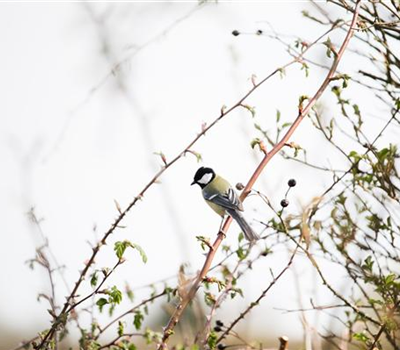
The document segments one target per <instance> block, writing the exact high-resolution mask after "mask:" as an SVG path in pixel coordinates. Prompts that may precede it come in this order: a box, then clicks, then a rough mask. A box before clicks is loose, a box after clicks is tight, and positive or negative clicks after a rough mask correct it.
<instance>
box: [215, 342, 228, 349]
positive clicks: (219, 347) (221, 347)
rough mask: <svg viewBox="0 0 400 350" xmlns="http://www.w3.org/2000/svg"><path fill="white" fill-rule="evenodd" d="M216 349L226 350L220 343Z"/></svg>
mask: <svg viewBox="0 0 400 350" xmlns="http://www.w3.org/2000/svg"><path fill="white" fill-rule="evenodd" d="M217 348H218V350H224V349H226V345H225V344H223V343H221V344H218V347H217Z"/></svg>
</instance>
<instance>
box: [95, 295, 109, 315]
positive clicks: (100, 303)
mask: <svg viewBox="0 0 400 350" xmlns="http://www.w3.org/2000/svg"><path fill="white" fill-rule="evenodd" d="M106 304H108V301H107V299H106V298H100V299H99V300H97V302H96V305H97V306H98V307H99V311H100V312H102V311H103V307H104V305H106Z"/></svg>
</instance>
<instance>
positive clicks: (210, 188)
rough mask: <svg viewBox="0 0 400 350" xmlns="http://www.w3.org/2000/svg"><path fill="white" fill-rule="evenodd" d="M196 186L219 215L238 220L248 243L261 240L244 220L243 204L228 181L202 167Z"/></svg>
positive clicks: (194, 181)
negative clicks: (227, 215)
mask: <svg viewBox="0 0 400 350" xmlns="http://www.w3.org/2000/svg"><path fill="white" fill-rule="evenodd" d="M195 184H197V185H199V186H200V187H201V189H202V193H203V197H204V199H205V201H206V202H207V204H208V205H209V206H210V207H211V208H212V209H213V210H214V211H215V212H216V213H217V214H218V215H220V216H222V218H224V216H225V215H226V214H229V215H230V216H231V217H232V218H233V219H235V220H236V222H237V223H238V225H239V226H240V228H241V229H242V231H243V233H244V236H245V237H246V239H247V240H248V241H250V242H254V241H256V240H258V239H260V237H259V236H258V234H257V233H255V232H254V231H253V229H252V228H251V227H250V225H249V224H248V223H247V222H246V220H245V219H244V217H243V215H242V213H241V212H242V211H243V204H242V202H241V201H240V199H239V197H238V195H237V194H236V192H235V190H234V189H233V188H232V186H231V185H230V184H229V182H228V181H226V180H225V179H224V178H222V177H221V176H219V175H217V174H216V173H215V171H214V170H213V169H211V168H205V167H201V168H199V169H198V170H197V172H196V174H195V175H194V180H193V182H192V185H195Z"/></svg>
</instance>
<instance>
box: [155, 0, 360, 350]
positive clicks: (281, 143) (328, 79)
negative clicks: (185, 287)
mask: <svg viewBox="0 0 400 350" xmlns="http://www.w3.org/2000/svg"><path fill="white" fill-rule="evenodd" d="M360 3H361V2H360V0H358V1H357V3H356V6H355V9H354V14H353V18H352V21H351V24H350V27H349V30H348V32H347V35H346V37H345V39H344V41H343V43H342V45H341V47H340V49H339V51H338V52H337V54H336V55H335V58H334V61H333V63H332V66H331V68H330V70H329V72H328V74H327V76H326V77H325V79H324V81H323V82H322V84H321V86H320V87H319V89H318V90H317V92H316V93H315V95H314V96H313V97H312V98H311V99H310V100H309V101H308V103H307V105H306V106H305V107H304V108H303V109H301V110H299V115H298V116H297V118H296V120H295V121H294V122H293V124H292V125H291V127H290V128H289V130H288V131H287V132H286V134H285V135H284V136H283V137H282V139H281V140H280V141H279V142H278V143H277V144H276V145H275V146H274V147H273V148H272V149H271V151H270V152H269V153H268V154H266V155H265V157H264V158H263V160H262V161H261V163H260V164H259V165H258V167H257V169H256V170H255V171H254V173H253V175H252V176H251V178H250V180H249V181H248V183H247V185H246V187H245V188H244V190H243V192H242V193H241V195H240V199H241V201H243V200H244V199H245V198H246V197H247V195H248V194H249V193H250V191H251V189H252V187H253V185H254V183H255V182H256V181H257V179H258V178H259V177H260V175H261V173H262V171H263V170H264V168H265V166H266V165H267V164H268V163H269V161H270V160H271V159H272V157H273V156H274V155H275V154H277V153H278V152H279V151H280V150H281V149H282V148H283V147H284V146H285V144H286V143H287V142H288V140H289V138H290V137H291V136H292V134H293V133H294V131H295V130H296V129H297V127H298V126H299V125H300V123H301V122H302V120H303V119H304V117H305V116H306V115H307V114H308V113H309V111H310V110H311V108H312V107H313V106H314V105H315V103H316V102H317V100H318V99H319V98H320V97H321V95H322V93H323V92H324V91H325V90H326V88H327V87H328V85H329V83H330V82H331V80H332V78H333V77H334V74H335V72H336V69H337V67H338V65H339V62H340V60H341V58H342V57H343V54H344V52H345V50H346V48H347V46H348V44H349V42H350V39H351V37H352V35H353V32H354V30H355V28H356V23H357V18H358V12H359V8H360ZM264 81H265V79H264V80H262V81H261V82H260V83H259V84H261V83H262V82H264ZM258 86H259V85H255V86H254V87H253V89H251V90H250V92H249V93H248V94H246V95H245V97H244V98H246V97H247V96H248V95H249V94H251V92H253V91H254V89H255V88H256V87H258ZM235 106H236V105H235ZM235 106H234V107H235ZM232 108H233V107H232ZM232 108H231V109H232ZM231 109H230V110H231ZM230 110H229V111H230ZM231 222H232V218H231V217H228V218H227V220H226V221H225V223H224V225H223V227H222V230H221V231H223V232H225V233H226V232H227V231H228V229H229V226H230V224H231ZM223 239H224V234H223V233H222V232H219V233H218V236H217V238H216V240H215V242H214V243H213V245H212V249H210V251H209V253H208V255H207V257H206V260H205V262H204V265H203V267H202V269H201V271H200V273H199V274H198V276H197V278H196V280H195V281H194V283H193V284H192V286H191V288H190V290H189V292H188V294H187V295H186V297H185V298H183V299H182V300H181V302H180V303H179V304H178V306H177V307H176V309H175V311H174V313H173V315H172V316H171V318H170V320H169V322H168V324H167V326H166V327H165V329H164V334H163V338H162V342H161V343H160V344H159V346H158V350H164V349H167V342H168V340H169V338H170V336H171V335H172V334H173V333H174V328H175V326H176V324H177V323H178V322H179V320H180V318H181V316H182V313H183V311H184V310H185V308H186V306H187V305H188V304H189V302H190V301H191V300H192V299H193V298H194V296H195V295H196V292H197V290H198V288H199V287H200V284H201V282H202V281H203V279H204V277H205V276H206V274H207V272H208V270H209V268H210V266H211V263H212V261H213V259H214V257H215V254H216V252H217V250H218V248H219V246H220V244H221V243H222V240H223Z"/></svg>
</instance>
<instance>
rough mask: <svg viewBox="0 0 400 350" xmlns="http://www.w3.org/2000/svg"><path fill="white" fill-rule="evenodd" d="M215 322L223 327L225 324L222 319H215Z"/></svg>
mask: <svg viewBox="0 0 400 350" xmlns="http://www.w3.org/2000/svg"><path fill="white" fill-rule="evenodd" d="M215 323H216V325H217V326H219V327H223V326H224V323H223V322H222V321H220V320H217V321H215Z"/></svg>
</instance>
